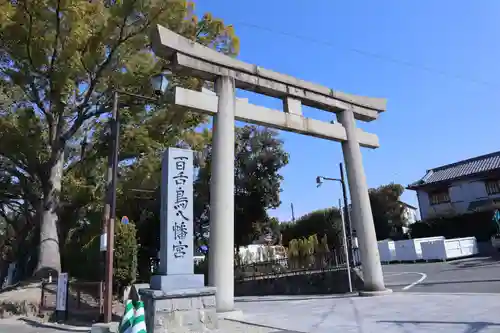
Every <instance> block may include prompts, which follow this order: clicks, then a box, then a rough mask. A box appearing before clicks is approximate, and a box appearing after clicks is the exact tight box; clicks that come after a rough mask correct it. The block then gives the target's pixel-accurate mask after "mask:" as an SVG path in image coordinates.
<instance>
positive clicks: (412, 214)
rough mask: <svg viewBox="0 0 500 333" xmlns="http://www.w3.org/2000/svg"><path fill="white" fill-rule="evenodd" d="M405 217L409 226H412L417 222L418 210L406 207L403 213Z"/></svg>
mask: <svg viewBox="0 0 500 333" xmlns="http://www.w3.org/2000/svg"><path fill="white" fill-rule="evenodd" d="M403 216H404V218H405V220H406V222H407V223H408V224H412V223H415V222H417V210H416V209H413V208H410V207H405V209H404V211H403Z"/></svg>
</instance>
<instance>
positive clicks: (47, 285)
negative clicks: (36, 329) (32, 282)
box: [39, 280, 104, 320]
mask: <svg viewBox="0 0 500 333" xmlns="http://www.w3.org/2000/svg"><path fill="white" fill-rule="evenodd" d="M103 298H104V284H103V283H102V282H69V283H68V290H67V300H66V316H67V318H66V319H90V320H98V319H99V317H100V316H101V315H102V313H103V305H104V302H103ZM56 299H57V280H55V281H51V282H49V281H46V280H45V281H42V293H41V299H40V309H39V310H40V315H42V316H44V315H45V314H46V313H53V312H54V311H55V310H56ZM68 317H69V318H68Z"/></svg>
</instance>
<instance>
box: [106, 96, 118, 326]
mask: <svg viewBox="0 0 500 333" xmlns="http://www.w3.org/2000/svg"><path fill="white" fill-rule="evenodd" d="M112 125H113V126H112V132H111V133H112V137H113V164H112V177H111V194H110V217H109V219H108V228H107V229H108V230H107V244H106V245H107V248H106V276H105V284H106V285H105V291H104V322H105V323H109V322H111V319H112V315H113V314H112V306H113V252H114V238H115V237H114V236H115V230H114V229H115V218H116V178H117V173H118V152H119V150H118V147H119V142H118V140H119V135H120V126H119V121H118V92H116V91H115V92H114V93H113V114H112Z"/></svg>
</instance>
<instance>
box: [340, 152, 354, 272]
mask: <svg viewBox="0 0 500 333" xmlns="http://www.w3.org/2000/svg"><path fill="white" fill-rule="evenodd" d="M339 168H340V183H341V184H342V196H343V197H344V219H345V222H346V227H347V228H348V232H349V238H348V242H347V244H348V246H349V249H351V264H352V265H353V266H354V265H355V262H354V247H353V235H352V221H351V215H350V214H349V203H348V201H347V189H346V185H345V176H344V164H342V162H340V163H339Z"/></svg>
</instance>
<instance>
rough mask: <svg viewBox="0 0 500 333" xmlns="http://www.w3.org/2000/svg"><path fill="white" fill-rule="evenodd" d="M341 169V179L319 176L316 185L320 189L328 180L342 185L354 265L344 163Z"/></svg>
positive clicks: (345, 216) (352, 256)
mask: <svg viewBox="0 0 500 333" xmlns="http://www.w3.org/2000/svg"><path fill="white" fill-rule="evenodd" d="M339 168H340V178H330V177H323V176H318V177H316V184H318V185H317V187H320V186H321V184H323V181H325V180H328V181H335V182H339V183H340V184H341V185H342V196H343V199H344V218H345V222H346V225H347V226H348V227H349V248H350V249H351V262H352V264H353V265H354V247H353V240H354V239H353V231H352V221H351V219H350V214H349V204H348V202H347V189H346V183H345V177H344V166H343V165H342V163H339Z"/></svg>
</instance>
